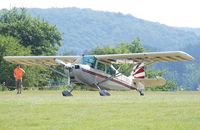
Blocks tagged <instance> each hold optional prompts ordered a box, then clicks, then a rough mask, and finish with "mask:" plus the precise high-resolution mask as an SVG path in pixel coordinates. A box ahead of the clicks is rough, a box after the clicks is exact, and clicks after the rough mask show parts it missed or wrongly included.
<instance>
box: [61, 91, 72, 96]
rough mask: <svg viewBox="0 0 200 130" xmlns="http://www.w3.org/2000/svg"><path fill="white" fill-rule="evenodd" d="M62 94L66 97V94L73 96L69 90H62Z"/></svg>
mask: <svg viewBox="0 0 200 130" xmlns="http://www.w3.org/2000/svg"><path fill="white" fill-rule="evenodd" d="M62 95H63V96H67V97H68V96H73V95H72V93H71V92H70V91H69V90H65V91H62Z"/></svg>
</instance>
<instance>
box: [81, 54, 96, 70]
mask: <svg viewBox="0 0 200 130" xmlns="http://www.w3.org/2000/svg"><path fill="white" fill-rule="evenodd" d="M80 63H81V64H84V65H89V66H90V67H92V68H94V67H95V64H96V58H95V57H94V56H83V57H82V58H81V61H80Z"/></svg>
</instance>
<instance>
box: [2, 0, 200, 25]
mask: <svg viewBox="0 0 200 130" xmlns="http://www.w3.org/2000/svg"><path fill="white" fill-rule="evenodd" d="M12 7H25V8H52V7H58V8H64V7H78V8H90V9H93V10H99V11H109V12H121V13H123V14H130V15H132V16H134V17H137V18H141V19H144V20H148V21H152V22H158V23H161V24H165V25H168V26H176V27H193V28H200V15H199V13H200V0H0V9H3V8H6V9H11V8H12Z"/></svg>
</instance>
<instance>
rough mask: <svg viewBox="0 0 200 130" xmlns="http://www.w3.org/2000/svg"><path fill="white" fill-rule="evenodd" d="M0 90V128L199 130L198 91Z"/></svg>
mask: <svg viewBox="0 0 200 130" xmlns="http://www.w3.org/2000/svg"><path fill="white" fill-rule="evenodd" d="M110 93H111V96H109V97H101V96H99V94H98V92H97V91H74V92H73V94H74V96H73V97H63V96H62V95H61V91H23V94H21V95H16V91H12V92H11V91H7V92H0V129H1V130H9V129H10V130H13V129H15V130H18V129H19V130H23V129H24V130H29V129H33V130H35V129H42V130H43V129H45V130H46V129H50V130H54V129H55V130H60V129H61V130H62V129H63V130H65V129H66V130H199V129H200V93H199V92H146V93H145V96H143V97H142V96H139V94H138V93H137V92H135V91H116V92H115V91H111V92H110Z"/></svg>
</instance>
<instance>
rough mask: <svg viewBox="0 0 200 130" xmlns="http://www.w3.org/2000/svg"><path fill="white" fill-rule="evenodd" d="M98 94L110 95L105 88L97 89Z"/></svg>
mask: <svg viewBox="0 0 200 130" xmlns="http://www.w3.org/2000/svg"><path fill="white" fill-rule="evenodd" d="M99 94H100V96H110V93H108V91H106V90H101V91H99Z"/></svg>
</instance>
